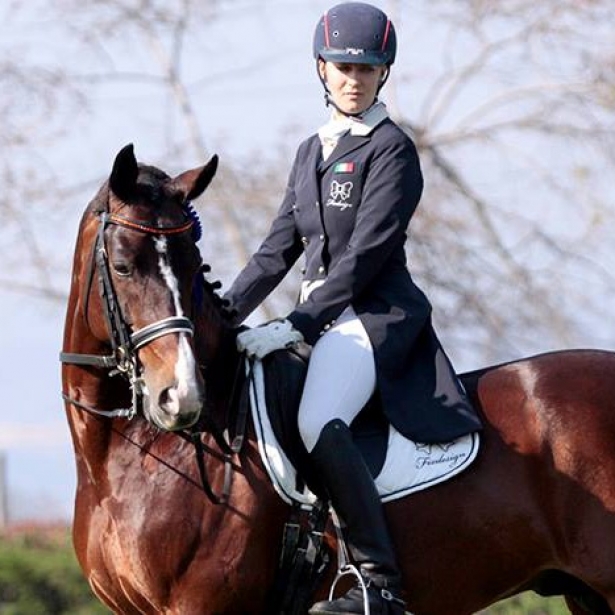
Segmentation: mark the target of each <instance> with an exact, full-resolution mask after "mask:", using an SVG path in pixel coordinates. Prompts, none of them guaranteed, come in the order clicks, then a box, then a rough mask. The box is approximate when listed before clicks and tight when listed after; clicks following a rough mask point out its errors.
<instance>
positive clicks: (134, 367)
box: [60, 211, 194, 419]
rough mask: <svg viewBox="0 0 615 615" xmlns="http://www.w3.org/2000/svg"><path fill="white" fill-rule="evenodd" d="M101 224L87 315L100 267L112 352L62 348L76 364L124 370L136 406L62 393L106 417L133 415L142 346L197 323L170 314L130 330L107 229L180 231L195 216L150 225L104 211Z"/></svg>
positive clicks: (138, 392) (66, 360)
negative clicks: (89, 401) (93, 403)
mask: <svg viewBox="0 0 615 615" xmlns="http://www.w3.org/2000/svg"><path fill="white" fill-rule="evenodd" d="M99 215H100V225H99V227H98V232H97V235H96V241H95V243H94V247H93V252H92V258H91V259H90V267H89V271H88V276H87V285H86V291H85V292H86V295H85V303H84V312H85V318H86V320H87V313H88V305H89V296H90V290H91V286H92V281H93V278H94V270H95V268H97V269H98V281H99V289H100V294H101V298H102V302H103V308H104V314H105V320H106V322H107V329H108V331H109V341H110V343H111V349H112V353H111V354H109V355H91V354H80V353H73V352H61V353H60V361H61V362H62V363H68V364H72V365H86V366H91V367H99V368H104V369H110V370H112V372H111V375H115V374H121V375H122V376H124V377H125V378H126V379H127V380H128V382H129V384H130V388H131V392H132V406H131V407H130V408H118V409H116V410H97V409H95V408H92V407H90V406H87V405H85V404H82V403H81V402H79V401H77V400H75V399H72V398H70V397H68V395H66V393H63V394H62V397H63V398H64V399H65V400H66V401H67V402H69V403H71V404H73V405H74V406H77V407H78V408H82V409H84V410H87V411H89V412H92V413H94V414H99V415H102V416H106V417H116V416H119V417H127V418H129V419H130V418H133V417H134V416H135V415H136V414H137V411H138V407H139V400H140V398H141V397H142V393H143V391H142V384H141V378H140V376H139V359H138V350H139V349H140V348H143V347H144V346H146V345H147V344H149V343H150V342H152V341H154V340H155V339H158V338H159V337H162V336H163V335H169V334H171V333H186V334H187V335H190V336H192V335H194V326H193V325H192V322H191V321H190V319H188V318H186V317H184V316H170V317H168V318H163V319H161V320H158V321H156V322H153V323H151V324H149V325H146V326H145V327H143V328H142V329H139V330H138V331H135V332H134V333H130V332H129V328H128V325H127V324H126V321H125V320H124V317H123V316H122V312H121V309H120V306H119V303H118V300H117V295H116V293H115V289H114V287H113V283H112V281H111V272H110V270H109V261H108V258H107V250H106V247H105V230H106V228H107V226H108V225H109V224H116V225H118V226H123V227H125V228H129V229H132V230H135V231H139V232H141V233H147V234H150V235H176V234H179V233H184V232H186V231H189V230H190V229H191V228H192V225H193V224H194V221H193V220H192V219H190V220H188V221H186V222H185V223H184V224H181V225H179V226H171V227H167V226H148V225H146V224H143V223H141V222H137V221H135V220H130V219H129V218H124V217H123V216H119V215H118V214H113V213H109V212H107V211H103V212H101V213H100V214H99Z"/></svg>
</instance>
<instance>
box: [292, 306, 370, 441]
mask: <svg viewBox="0 0 615 615" xmlns="http://www.w3.org/2000/svg"><path fill="white" fill-rule="evenodd" d="M375 387H376V366H375V363H374V351H373V348H372V345H371V342H370V340H369V337H368V336H367V332H366V331H365V328H364V327H363V324H362V323H361V321H360V320H359V318H358V317H357V315H356V314H355V311H354V310H353V309H352V307H348V308H346V309H345V310H344V311H343V312H342V314H341V315H340V317H339V318H338V319H337V321H336V322H335V325H334V326H332V327H331V328H330V329H329V330H328V331H326V332H325V333H324V334H323V335H322V337H320V339H319V340H318V341H317V342H316V344H314V347H313V349H312V355H311V357H310V363H309V367H308V372H307V376H306V380H305V387H304V389H303V395H302V397H301V403H300V405H299V418H298V420H299V433H300V434H301V438H302V440H303V442H304V444H305V446H306V448H307V450H308V452H311V451H312V449H313V448H314V446H316V442H318V438H319V436H320V432H321V431H322V428H323V427H324V426H325V425H326V424H327V423H328V422H329V421H332V420H333V419H341V420H342V421H344V423H346V424H347V425H350V423H351V422H352V421H353V419H354V418H355V417H356V416H357V414H359V412H360V411H361V409H362V408H363V406H365V404H366V403H367V402H368V401H369V398H370V397H371V396H372V394H373V392H374V390H375Z"/></svg>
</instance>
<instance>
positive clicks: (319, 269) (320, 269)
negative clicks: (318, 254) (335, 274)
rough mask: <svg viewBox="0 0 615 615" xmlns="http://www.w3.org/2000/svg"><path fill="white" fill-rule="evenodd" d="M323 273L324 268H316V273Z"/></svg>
mask: <svg viewBox="0 0 615 615" xmlns="http://www.w3.org/2000/svg"><path fill="white" fill-rule="evenodd" d="M324 272H325V268H324V267H323V266H322V265H321V266H320V267H318V273H324Z"/></svg>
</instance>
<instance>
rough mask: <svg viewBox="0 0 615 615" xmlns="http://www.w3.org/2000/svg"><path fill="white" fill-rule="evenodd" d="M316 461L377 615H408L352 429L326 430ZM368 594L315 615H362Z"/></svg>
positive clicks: (330, 426)
mask: <svg viewBox="0 0 615 615" xmlns="http://www.w3.org/2000/svg"><path fill="white" fill-rule="evenodd" d="M310 460H311V462H312V464H313V466H314V469H315V470H316V471H317V472H318V474H319V476H320V478H321V479H322V482H323V484H324V486H325V488H326V489H327V492H328V494H329V497H330V499H331V504H332V505H333V508H334V509H335V511H336V513H337V514H338V516H339V517H340V520H341V522H342V525H343V526H345V530H344V535H345V537H346V540H347V543H348V548H349V550H350V554H351V556H352V559H353V560H354V563H355V564H357V565H358V567H359V570H360V572H361V576H362V577H363V578H364V580H365V583H366V586H367V588H368V589H367V594H368V600H369V607H370V614H371V615H403V613H404V612H405V608H404V602H403V601H402V600H401V598H400V596H401V575H400V572H399V568H398V566H397V562H396V559H395V553H394V550H393V544H392V542H391V538H390V536H389V531H388V528H387V524H386V519H385V517H384V511H383V509H382V504H381V502H380V496H379V495H378V491H377V489H376V486H375V484H374V481H373V479H372V476H371V474H370V472H369V469H368V468H367V465H366V464H365V461H364V460H363V456H362V455H361V453H360V451H359V450H358V448H357V447H356V445H355V443H354V441H353V439H352V434H351V432H350V429H349V428H348V427H347V425H346V424H345V423H344V422H343V421H341V420H338V419H335V420H333V421H331V422H329V423H327V425H326V426H325V428H324V429H323V430H322V432H321V434H320V437H319V439H318V442H317V443H316V446H315V447H314V449H313V450H312V452H311V453H310ZM364 612H365V611H364V604H363V592H362V590H361V588H360V586H358V585H357V586H356V587H353V588H352V589H351V590H349V591H348V592H347V593H346V594H345V595H344V596H341V597H340V598H337V599H335V600H324V601H321V602H318V603H316V604H315V605H314V606H313V607H312V608H311V609H310V611H309V613H310V615H342V614H345V615H355V614H357V615H361V614H363V613H364Z"/></svg>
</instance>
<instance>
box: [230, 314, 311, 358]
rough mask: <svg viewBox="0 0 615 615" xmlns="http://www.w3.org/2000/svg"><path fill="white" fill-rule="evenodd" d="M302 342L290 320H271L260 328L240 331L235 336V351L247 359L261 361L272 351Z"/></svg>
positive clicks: (299, 334)
mask: <svg viewBox="0 0 615 615" xmlns="http://www.w3.org/2000/svg"><path fill="white" fill-rule="evenodd" d="M302 341H303V335H301V333H300V332H299V331H297V329H295V328H294V327H293V325H292V323H291V322H290V320H272V321H271V322H268V323H266V324H264V325H261V326H260V327H256V328H254V329H248V330H247V331H242V332H241V333H239V335H237V349H238V350H239V351H240V352H241V351H244V350H245V352H246V354H247V355H248V356H249V357H256V358H257V359H262V358H263V357H265V356H267V355H268V354H269V353H270V352H273V351H274V350H280V349H281V348H288V347H289V346H292V345H294V344H296V343H297V342H302Z"/></svg>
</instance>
